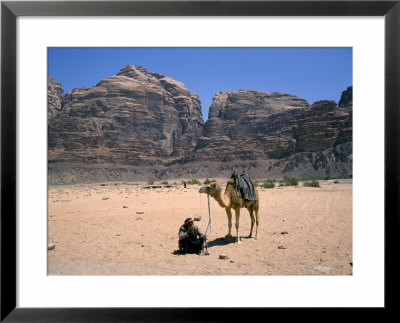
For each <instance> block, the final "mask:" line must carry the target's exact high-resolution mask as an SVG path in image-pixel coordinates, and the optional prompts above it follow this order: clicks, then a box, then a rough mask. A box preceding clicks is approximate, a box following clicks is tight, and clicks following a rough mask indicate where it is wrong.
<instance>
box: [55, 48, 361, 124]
mask: <svg viewBox="0 0 400 323" xmlns="http://www.w3.org/2000/svg"><path fill="white" fill-rule="evenodd" d="M352 54H353V52H352V48H49V49H48V64H49V66H48V73H49V74H50V75H51V76H53V77H54V79H55V80H56V81H59V82H61V83H62V85H63V88H64V90H65V92H68V91H71V90H72V89H74V88H79V87H82V86H85V87H92V86H93V85H95V84H96V83H97V82H99V81H100V80H101V79H104V78H107V77H110V76H113V75H116V74H117V73H118V71H119V70H120V69H121V68H123V67H124V66H126V65H141V66H143V67H145V68H146V69H147V70H148V71H151V72H157V73H161V74H164V75H167V76H170V77H172V78H174V79H176V80H178V81H180V82H183V83H184V84H185V85H186V87H187V88H188V89H189V91H190V92H192V93H197V94H198V95H199V96H200V100H201V105H202V110H203V117H204V120H207V116H208V109H209V107H210V104H211V102H212V98H213V97H214V95H215V93H217V92H219V91H237V90H239V89H242V90H259V91H266V92H283V93H289V94H294V95H297V96H299V97H301V98H303V99H306V100H307V101H308V102H309V103H313V102H315V101H319V100H333V101H336V102H338V101H339V99H340V95H341V93H342V91H344V90H345V89H346V88H347V87H348V86H350V85H353V62H352V60H353V57H352V56H353V55H352Z"/></svg>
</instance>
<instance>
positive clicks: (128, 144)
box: [48, 66, 204, 167]
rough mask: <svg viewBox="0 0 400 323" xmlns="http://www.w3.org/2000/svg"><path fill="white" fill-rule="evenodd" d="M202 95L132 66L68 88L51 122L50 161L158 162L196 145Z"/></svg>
mask: <svg viewBox="0 0 400 323" xmlns="http://www.w3.org/2000/svg"><path fill="white" fill-rule="evenodd" d="M203 124H204V122H203V118H202V112H201V107H200V100H199V97H198V96H197V95H196V94H191V93H190V92H189V91H188V90H187V88H186V87H185V85H184V84H182V83H180V82H177V81H175V80H173V79H171V78H169V77H167V76H164V75H161V74H157V73H150V72H148V71H146V70H145V69H144V68H143V67H140V66H126V67H124V68H123V69H122V70H121V71H120V72H119V73H118V74H117V75H116V76H112V77H110V78H107V79H104V80H102V81H100V82H99V83H98V84H96V85H95V86H94V87H93V88H90V89H86V88H81V89H74V90H73V91H71V92H69V93H67V94H66V95H65V97H64V101H63V109H62V111H61V112H60V113H58V114H57V115H56V116H55V117H54V118H53V119H52V120H51V122H50V123H49V136H48V137H49V140H48V148H49V156H48V159H49V163H50V164H51V163H57V164H59V165H60V164H63V165H68V166H71V165H73V164H75V165H76V166H79V165H85V167H86V166H89V167H98V166H96V165H100V166H112V167H116V166H143V165H144V166H155V165H159V164H162V163H164V162H165V161H168V160H169V159H170V158H175V159H176V158H182V157H185V156H186V155H187V154H190V152H191V151H192V150H193V149H194V147H195V145H196V144H197V140H198V138H199V137H200V135H201V133H202V130H203Z"/></svg>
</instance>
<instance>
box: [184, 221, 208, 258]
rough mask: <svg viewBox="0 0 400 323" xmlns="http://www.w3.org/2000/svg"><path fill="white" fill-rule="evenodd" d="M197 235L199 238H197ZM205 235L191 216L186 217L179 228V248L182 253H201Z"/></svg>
mask: <svg viewBox="0 0 400 323" xmlns="http://www.w3.org/2000/svg"><path fill="white" fill-rule="evenodd" d="M198 237H199V238H198ZM205 238H206V237H205V235H204V234H202V233H201V232H200V230H199V228H198V227H197V226H195V225H194V223H193V219H192V218H187V219H186V220H185V223H184V224H183V225H182V226H181V227H180V228H179V250H181V251H182V252H183V253H184V254H186V253H197V254H199V255H200V254H201V252H202V251H203V249H204V242H205Z"/></svg>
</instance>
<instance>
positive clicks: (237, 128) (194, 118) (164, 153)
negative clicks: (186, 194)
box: [48, 66, 352, 184]
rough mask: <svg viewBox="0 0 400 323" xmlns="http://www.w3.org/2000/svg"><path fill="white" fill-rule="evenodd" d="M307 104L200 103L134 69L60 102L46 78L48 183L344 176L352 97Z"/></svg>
mask: <svg viewBox="0 0 400 323" xmlns="http://www.w3.org/2000/svg"><path fill="white" fill-rule="evenodd" d="M349 89H351V87H350V88H348V89H347V90H346V91H344V92H343V94H342V98H341V100H340V102H342V105H341V106H340V107H337V106H336V103H335V102H333V101H319V102H315V103H314V104H311V105H310V104H309V103H308V102H307V101H306V100H304V99H301V98H299V97H296V96H294V95H290V94H284V93H275V92H273V93H270V92H260V91H252V90H239V91H234V92H225V91H223V92H218V93H217V94H216V95H215V97H214V99H213V102H212V104H211V106H210V109H209V118H208V120H207V122H206V123H204V121H203V118H202V112H201V106H200V100H199V97H198V96H197V95H196V94H193V93H190V91H189V90H188V89H187V88H186V86H185V85H184V84H183V83H181V82H178V81H176V80H173V79H172V78H170V77H167V76H165V75H162V74H158V73H153V72H149V71H147V70H146V69H145V68H143V67H140V66H126V67H124V68H123V69H122V70H121V71H120V72H119V73H118V74H117V75H115V76H112V77H110V78H107V79H104V80H102V81H100V82H99V83H98V84H96V85H95V86H93V87H92V88H90V89H87V88H81V89H74V90H73V91H71V92H69V93H67V94H65V95H64V94H63V91H62V87H61V84H59V83H56V82H54V80H53V79H52V78H51V77H49V87H48V98H49V124H48V131H49V132H48V161H49V167H48V179H49V184H67V183H68V184H69V183H84V182H103V181H130V180H146V181H147V180H149V179H158V180H160V179H171V178H193V177H197V178H201V177H228V176H230V174H231V172H232V171H233V170H236V171H241V170H242V169H244V170H245V171H247V172H249V173H250V175H251V176H252V177H253V178H268V177H269V178H279V177H282V176H285V175H287V176H321V175H350V174H351V173H352V93H351V92H349V91H351V90H349Z"/></svg>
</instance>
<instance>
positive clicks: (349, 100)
mask: <svg viewBox="0 0 400 323" xmlns="http://www.w3.org/2000/svg"><path fill="white" fill-rule="evenodd" d="M349 106H353V86H349V87H348V88H347V89H346V90H345V91H343V92H342V96H341V98H340V100H339V107H349Z"/></svg>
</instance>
